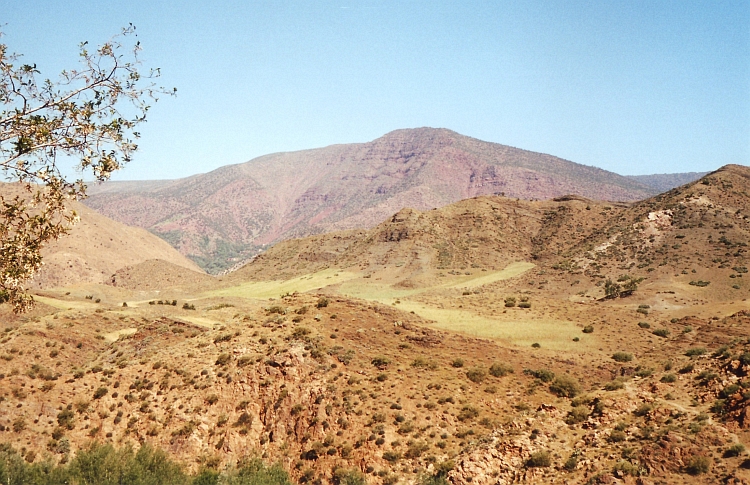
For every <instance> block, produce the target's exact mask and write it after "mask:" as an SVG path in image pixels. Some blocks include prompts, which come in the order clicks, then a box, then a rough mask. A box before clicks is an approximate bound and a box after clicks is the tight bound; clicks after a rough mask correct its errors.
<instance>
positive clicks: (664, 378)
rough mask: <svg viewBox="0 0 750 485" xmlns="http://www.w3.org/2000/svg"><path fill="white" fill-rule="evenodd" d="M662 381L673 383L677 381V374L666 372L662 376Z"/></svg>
mask: <svg viewBox="0 0 750 485" xmlns="http://www.w3.org/2000/svg"><path fill="white" fill-rule="evenodd" d="M660 381H661V382H665V383H667V384H671V383H672V382H676V381H677V376H676V375H674V374H666V375H664V376H662V378H661V379H660Z"/></svg>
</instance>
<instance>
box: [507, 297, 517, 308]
mask: <svg viewBox="0 0 750 485" xmlns="http://www.w3.org/2000/svg"><path fill="white" fill-rule="evenodd" d="M505 306H506V307H508V308H512V307H514V306H516V297H514V296H508V297H505Z"/></svg>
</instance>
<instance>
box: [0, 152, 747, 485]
mask: <svg viewBox="0 0 750 485" xmlns="http://www.w3.org/2000/svg"><path fill="white" fill-rule="evenodd" d="M749 242H750V169H748V168H747V167H741V166H727V167H724V168H722V169H720V170H718V171H716V172H713V173H711V174H708V175H707V176H705V177H703V178H702V179H700V180H698V181H696V182H694V183H690V184H688V185H686V186H682V187H680V188H678V189H674V190H671V191H669V192H667V193H664V194H661V195H658V196H655V197H651V198H648V199H645V200H642V201H639V202H634V203H627V204H626V203H618V204H614V203H602V202H595V201H593V200H589V199H587V198H584V197H580V196H562V197H558V198H557V199H556V200H548V201H522V200H515V199H510V198H507V197H502V196H479V197H476V198H473V199H468V200H462V201H460V202H457V203H455V204H452V205H449V206H446V207H443V208H440V209H435V210H427V211H419V210H416V209H403V210H400V211H398V212H396V213H395V214H394V215H391V216H390V217H388V218H387V219H386V220H384V221H383V222H381V223H380V224H379V225H376V226H374V227H373V228H371V229H367V230H346V231H341V232H334V233H329V234H320V235H315V236H311V237H306V238H301V239H295V240H289V241H284V242H282V243H279V244H277V245H275V246H274V247H273V248H271V249H270V250H268V251H266V252H265V253H263V255H261V256H260V257H258V258H256V259H255V260H253V261H252V262H251V263H250V264H248V265H246V266H244V267H243V268H241V269H239V270H238V271H236V272H234V273H231V274H229V275H226V276H224V277H221V278H215V279H214V278H211V277H208V276H206V275H200V274H198V273H189V272H187V271H186V270H184V269H179V268H176V267H174V266H170V265H167V264H164V263H159V262H145V263H142V264H141V265H134V266H132V267H130V268H126V269H124V270H122V271H120V272H118V274H116V275H115V277H114V278H113V279H110V280H109V284H108V285H94V284H91V285H87V286H74V287H69V288H60V289H48V290H45V291H44V292H40V293H39V295H38V300H39V301H40V302H41V303H40V304H39V306H38V307H37V308H36V310H34V313H31V314H28V315H25V316H22V317H19V316H15V315H13V314H12V313H10V311H9V309H7V308H5V307H2V306H0V322H2V334H0V335H1V336H0V376H1V377H0V442H4V443H6V444H7V446H6V448H3V449H4V450H6V451H5V452H4V453H10V454H12V455H13V456H15V457H21V458H22V459H23V460H25V462H26V463H31V464H33V466H40V467H41V466H42V465H41V464H42V463H50V464H55V463H56V464H61V465H62V466H63V467H65V466H69V467H71V468H70V470H72V469H73V468H74V467H73V463H75V460H80V459H79V458H78V457H79V456H83V457H85V456H86V455H85V453H87V451H86V450H90V449H91V446H101V444H104V445H111V446H112V447H113V448H111V450H112V451H110V452H111V453H115V452H117V453H125V454H126V455H127V453H129V452H127V450H128V449H129V448H128V447H132V449H133V450H138V449H143V448H139V447H140V446H141V445H142V444H148V446H149V447H150V448H146V450H147V451H149V450H164V452H165V453H166V455H165V457H164V458H162V459H160V462H163V463H179V464H180V467H179V473H183V474H184V476H185V477H187V478H186V479H185V480H188V479H189V480H194V479H196V477H198V476H199V474H201V473H205V474H212V475H211V476H213V477H214V478H212V480H219V479H220V478H219V477H229V476H231V474H232V473H235V471H236V470H238V469H239V468H241V467H242V466H243V464H247V463H248V459H252V458H259V459H261V460H262V461H263V462H264V463H266V465H264V467H269V469H270V467H272V465H271V464H273V463H278V464H279V465H278V466H280V467H281V469H283V470H284V471H285V472H286V473H288V475H289V477H290V480H293V481H295V482H298V483H311V484H323V483H332V484H336V485H337V484H341V483H345V484H347V485H355V484H363V483H370V484H380V483H383V484H386V485H395V484H397V483H401V484H415V483H419V484H425V485H426V484H437V483H441V484H446V483H451V484H454V485H470V484H471V485H485V484H486V485H490V484H498V483H500V484H502V483H560V484H563V483H591V484H597V483H601V484H605V483H626V484H635V483H640V484H648V483H653V484H656V483H666V484H683V483H688V484H689V483H695V484H698V483H733V484H739V483H747V481H748V480H750V460H749V458H750V457H748V456H747V452H746V451H745V446H746V445H747V444H748V443H749V440H748V439H749V438H750V331H749V330H748V329H750V304H749V303H748V297H750V280H748V278H750V275H748V267H749V266H750V264H749V263H750V261H748V259H749V258H748V253H747V250H748V246H747V245H748V243H749ZM152 274H155V275H157V276H156V277H154V278H151V275H152ZM92 442H96V443H98V445H92V444H91V443H92ZM10 447H12V448H13V450H15V451H9V450H10ZM80 450H83V455H82V454H81V451H80ZM120 450H126V451H120ZM14 453H15V454H14ZM123 456H125V455H123ZM127 456H132V455H127ZM167 457H168V458H167ZM14 459H15V460H16V461H17V462H18V459H17V458H14ZM169 460H174V462H169ZM0 461H1V460H0ZM66 463H70V465H65V464H66ZM255 463H257V464H258V466H260V465H259V463H260V462H255ZM0 466H1V465H0ZM23 466H32V465H23ZM45 466H46V465H45ZM50 466H51V465H50ZM70 473H72V471H70ZM221 479H222V480H224V479H226V478H221ZM193 483H195V482H193ZM202 483H216V481H214V482H202ZM222 483H223V482H222ZM227 483H235V482H229V481H228V482H227ZM240 483H242V482H240Z"/></svg>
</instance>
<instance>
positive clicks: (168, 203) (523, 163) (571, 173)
mask: <svg viewBox="0 0 750 485" xmlns="http://www.w3.org/2000/svg"><path fill="white" fill-rule="evenodd" d="M656 192H657V191H656V190H655V189H653V188H652V187H650V186H648V185H644V184H642V183H640V182H638V181H635V180H631V179H629V178H626V177H622V176H620V175H617V174H614V173H612V172H607V171H605V170H601V169H598V168H594V167H588V166H584V165H579V164H576V163H573V162H569V161H567V160H563V159H560V158H557V157H554V156H551V155H545V154H541V153H534V152H530V151H526V150H520V149H517V148H512V147H508V146H504V145H500V144H497V143H490V142H485V141H481V140H477V139H474V138H469V137H466V136H462V135H460V134H458V133H455V132H452V131H450V130H445V129H432V128H419V129H409V130H398V131H394V132H391V133H388V134H386V135H385V136H383V137H381V138H378V139H377V140H374V141H372V142H369V143H358V144H349V145H333V146H329V147H326V148H320V149H315V150H304V151H299V152H292V153H277V154H272V155H266V156H263V157H260V158H256V159H254V160H251V161H249V162H247V163H243V164H239V165H230V166H226V167H222V168H220V169H218V170H215V171H213V172H210V173H207V174H204V175H197V176H193V177H189V178H186V179H180V180H175V181H170V182H149V183H143V184H138V183H133V182H121V183H111V184H106V185H104V186H101V187H92V188H91V189H90V194H91V197H90V198H89V199H88V200H87V201H86V203H87V204H88V205H89V206H90V207H92V208H94V209H96V210H97V211H99V212H101V213H102V214H105V215H107V216H108V217H111V218H113V219H116V220H118V221H121V222H124V223H126V224H129V225H135V226H139V227H143V228H147V229H148V230H150V231H151V232H153V233H155V234H157V235H159V236H160V237H162V238H164V239H165V240H166V241H168V242H169V243H170V244H172V245H173V246H174V247H176V248H177V249H179V250H180V252H181V253H182V254H184V255H187V256H189V257H191V258H192V259H194V260H195V261H196V262H198V263H199V264H200V265H201V266H202V267H203V268H204V269H207V270H209V271H210V272H218V271H220V270H222V269H225V268H228V267H231V266H232V265H234V264H235V263H236V262H237V261H240V260H242V259H244V258H246V257H248V256H249V255H253V254H255V253H256V252H257V251H258V250H259V249H261V248H263V247H265V246H266V245H268V244H272V243H276V242H279V241H281V240H284V239H288V238H291V237H300V236H306V235H310V234H316V233H324V232H329V231H331V230H340V229H352V228H368V227H372V226H374V225H376V224H377V223H379V222H380V221H382V220H384V219H385V218H386V217H389V216H390V215H392V214H393V213H395V212H397V211H399V210H401V209H402V208H404V207H411V208H414V209H417V210H427V209H431V208H435V207H441V206H444V205H447V204H451V203H453V202H456V201H458V200H461V199H466V198H470V197H476V196H479V195H489V194H504V195H505V196H506V197H509V198H521V199H550V198H553V197H557V196H561V195H564V194H579V195H581V196H584V197H588V198H592V199H597V200H619V201H635V200H639V199H643V198H645V197H647V196H650V195H653V194H654V193H656Z"/></svg>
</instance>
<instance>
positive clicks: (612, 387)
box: [604, 379, 625, 391]
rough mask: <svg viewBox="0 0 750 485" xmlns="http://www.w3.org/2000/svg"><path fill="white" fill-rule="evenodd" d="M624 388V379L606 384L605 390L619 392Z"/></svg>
mask: <svg viewBox="0 0 750 485" xmlns="http://www.w3.org/2000/svg"><path fill="white" fill-rule="evenodd" d="M624 387H625V383H624V382H623V381H622V379H615V380H613V381H610V382H608V383H606V384H604V389H605V390H606V391H617V390H619V389H623V388H624Z"/></svg>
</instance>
